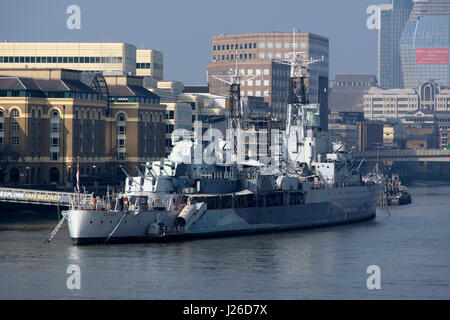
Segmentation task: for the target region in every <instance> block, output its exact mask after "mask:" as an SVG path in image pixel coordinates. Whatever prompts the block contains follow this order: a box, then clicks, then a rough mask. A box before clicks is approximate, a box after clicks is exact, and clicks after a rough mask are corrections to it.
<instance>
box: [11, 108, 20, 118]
mask: <svg viewBox="0 0 450 320" xmlns="http://www.w3.org/2000/svg"><path fill="white" fill-rule="evenodd" d="M19 117H20V114H19V110H17V109H12V110H11V118H19Z"/></svg>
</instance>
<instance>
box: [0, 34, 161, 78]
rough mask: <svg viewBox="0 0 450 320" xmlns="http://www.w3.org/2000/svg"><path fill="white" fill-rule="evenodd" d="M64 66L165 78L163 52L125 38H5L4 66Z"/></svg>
mask: <svg viewBox="0 0 450 320" xmlns="http://www.w3.org/2000/svg"><path fill="white" fill-rule="evenodd" d="M24 68H26V69H43V68H44V69H45V68H50V69H53V68H64V69H71V70H79V71H85V72H91V73H96V72H105V71H106V72H107V73H113V74H114V73H115V74H127V75H138V76H144V77H152V78H155V79H156V80H162V79H163V54H162V53H161V52H159V51H156V50H137V49H136V47H135V46H134V45H132V44H128V43H123V42H111V43H104V42H100V43H96V42H92V43H90V42H79V43H78V42H1V43H0V70H2V69H24Z"/></svg>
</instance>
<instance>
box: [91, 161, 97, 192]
mask: <svg viewBox="0 0 450 320" xmlns="http://www.w3.org/2000/svg"><path fill="white" fill-rule="evenodd" d="M92 174H93V175H94V187H97V174H96V172H95V164H94V165H92Z"/></svg>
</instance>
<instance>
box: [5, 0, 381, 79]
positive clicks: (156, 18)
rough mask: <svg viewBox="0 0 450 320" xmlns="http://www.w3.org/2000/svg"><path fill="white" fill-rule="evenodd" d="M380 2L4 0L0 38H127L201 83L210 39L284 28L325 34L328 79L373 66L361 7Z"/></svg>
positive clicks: (171, 75) (177, 74)
mask: <svg viewBox="0 0 450 320" xmlns="http://www.w3.org/2000/svg"><path fill="white" fill-rule="evenodd" d="M385 2H386V1H385V0H384V1H382V0H271V1H269V0H225V1H224V0H221V1H218V0H191V1H189V0H165V1H159V0H147V1H142V0H127V1H117V0H109V1H108V0H70V1H66V0H2V1H1V6H0V41H4V40H9V41H60V42H64V41H68V42H82V41H86V42H128V43H131V44H134V45H135V46H136V48H138V49H140V48H149V49H156V50H160V51H162V52H163V54H164V78H165V79H168V80H181V81H183V82H184V83H185V84H204V83H205V82H206V65H207V63H208V60H209V59H210V58H211V37H212V36H213V35H216V34H221V33H227V34H230V33H247V32H267V31H287V32H290V31H292V29H293V28H294V27H295V28H296V29H298V30H301V31H307V32H312V33H316V34H319V35H323V36H326V37H328V38H329V39H330V79H333V78H334V76H335V74H336V73H373V74H376V70H377V31H376V30H369V29H368V28H367V26H366V21H367V18H368V17H369V15H368V14H367V13H366V10H367V7H368V6H369V5H372V4H379V3H385ZM71 4H76V5H78V6H80V8H81V30H69V29H67V27H66V20H67V18H68V16H69V15H68V14H66V8H67V7H68V6H69V5H71Z"/></svg>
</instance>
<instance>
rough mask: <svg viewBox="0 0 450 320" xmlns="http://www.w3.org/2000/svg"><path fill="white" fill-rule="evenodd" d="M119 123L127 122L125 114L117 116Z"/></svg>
mask: <svg viewBox="0 0 450 320" xmlns="http://www.w3.org/2000/svg"><path fill="white" fill-rule="evenodd" d="M117 121H119V122H123V121H126V117H125V115H124V114H123V113H120V114H119V115H118V116H117Z"/></svg>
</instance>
